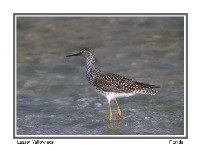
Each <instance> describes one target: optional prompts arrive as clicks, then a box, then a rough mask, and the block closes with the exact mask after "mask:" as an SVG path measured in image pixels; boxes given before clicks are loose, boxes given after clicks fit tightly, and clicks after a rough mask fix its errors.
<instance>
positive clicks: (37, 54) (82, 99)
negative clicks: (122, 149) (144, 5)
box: [16, 16, 184, 136]
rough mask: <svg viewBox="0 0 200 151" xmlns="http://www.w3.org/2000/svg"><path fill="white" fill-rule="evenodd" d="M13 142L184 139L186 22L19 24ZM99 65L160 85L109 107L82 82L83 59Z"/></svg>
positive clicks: (45, 20) (35, 20)
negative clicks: (30, 138) (87, 52)
mask: <svg viewBox="0 0 200 151" xmlns="http://www.w3.org/2000/svg"><path fill="white" fill-rule="evenodd" d="M16 37H17V39H16V43H17V49H16V50H17V51H16V62H17V64H16V66H17V70H16V71H17V73H16V74H17V75H16V76H17V81H16V84H17V100H16V106H17V117H16V122H17V123H16V125H17V127H16V131H17V135H147V136H149V135H184V18H183V17H97V16H96V17H69V16H68V17H50V16H48V17H40V16H38V17H17V22H16ZM86 46H88V47H92V48H94V55H95V59H96V66H97V67H99V68H100V69H102V70H105V71H109V72H114V73H118V74H120V75H122V76H125V77H128V78H134V79H135V80H137V81H140V82H144V83H148V84H155V85H159V86H161V88H160V89H159V90H158V93H157V94H156V95H154V96H151V95H141V94H138V95H135V96H133V97H129V98H120V99H118V103H119V105H120V107H121V110H122V115H123V119H122V121H121V123H118V120H117V110H116V108H115V103H114V102H112V106H113V108H112V110H113V123H112V126H111V125H110V124H109V123H108V103H107V100H106V98H104V97H103V96H100V95H99V94H97V93H96V92H94V91H93V90H92V89H91V88H90V86H89V84H88V82H87V80H86V77H85V62H84V59H83V58H82V57H72V58H66V57H65V56H66V55H69V54H73V53H77V52H78V51H79V50H80V49H81V48H83V47H86Z"/></svg>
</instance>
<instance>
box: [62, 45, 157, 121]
mask: <svg viewBox="0 0 200 151" xmlns="http://www.w3.org/2000/svg"><path fill="white" fill-rule="evenodd" d="M93 52H94V50H93V49H92V48H90V47H84V48H82V49H81V50H80V51H79V52H78V53H75V54H71V55H67V56H66V57H73V56H82V57H83V58H84V59H85V66H86V78H87V80H88V82H89V85H90V86H91V87H92V88H93V89H94V90H95V91H96V92H97V93H99V94H100V95H103V96H104V97H106V98H107V101H108V107H109V113H108V120H109V121H110V122H111V121H112V107H111V101H112V100H115V103H116V108H117V113H118V119H120V120H121V118H122V112H121V109H120V106H119V104H118V102H117V98H123V97H130V96H133V95H135V94H150V95H154V94H156V92H157V88H160V86H156V85H151V84H146V83H141V82H138V81H136V80H134V79H130V78H126V77H124V76H121V75H119V74H116V73H111V72H105V71H102V70H100V69H99V68H97V67H96V66H95V59H94V55H93Z"/></svg>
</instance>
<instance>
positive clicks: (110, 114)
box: [109, 102, 112, 122]
mask: <svg viewBox="0 0 200 151" xmlns="http://www.w3.org/2000/svg"><path fill="white" fill-rule="evenodd" d="M109 121H110V122H111V121H112V109H111V104H110V102H109Z"/></svg>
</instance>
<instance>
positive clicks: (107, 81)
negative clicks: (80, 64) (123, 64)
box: [94, 73, 159, 94]
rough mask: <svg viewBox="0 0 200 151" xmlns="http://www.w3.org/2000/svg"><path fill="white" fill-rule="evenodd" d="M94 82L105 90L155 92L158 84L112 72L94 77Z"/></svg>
mask: <svg viewBox="0 0 200 151" xmlns="http://www.w3.org/2000/svg"><path fill="white" fill-rule="evenodd" d="M94 84H95V85H96V86H97V87H98V88H100V89H101V90H103V91H105V92H115V93H141V94H155V93H156V92H157V91H156V88H159V86H155V85H150V84H145V83H140V82H137V81H134V80H132V79H128V78H125V77H122V76H120V75H118V74H114V73H104V74H101V75H99V76H98V77H96V78H95V79H94Z"/></svg>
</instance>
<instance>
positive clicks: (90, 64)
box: [86, 56, 95, 72]
mask: <svg viewBox="0 0 200 151" xmlns="http://www.w3.org/2000/svg"><path fill="white" fill-rule="evenodd" d="M86 69H87V72H92V71H94V70H95V60H94V56H90V57H87V58H86Z"/></svg>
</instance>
